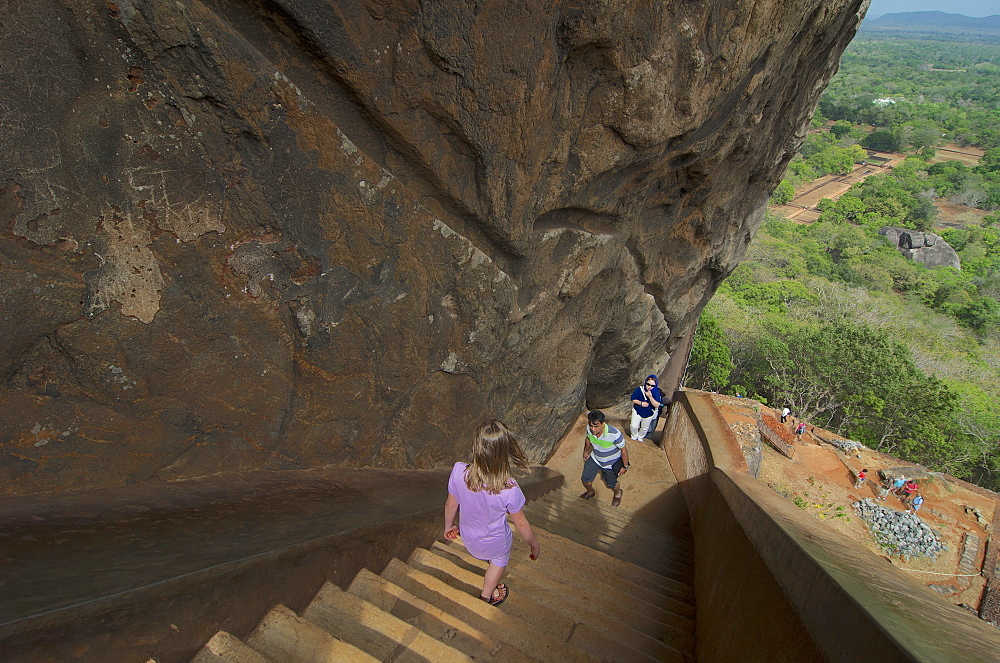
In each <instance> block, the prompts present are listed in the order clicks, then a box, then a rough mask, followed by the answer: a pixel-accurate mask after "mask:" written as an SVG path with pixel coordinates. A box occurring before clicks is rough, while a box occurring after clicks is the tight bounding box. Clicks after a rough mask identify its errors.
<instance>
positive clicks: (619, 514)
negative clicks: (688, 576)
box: [537, 487, 691, 538]
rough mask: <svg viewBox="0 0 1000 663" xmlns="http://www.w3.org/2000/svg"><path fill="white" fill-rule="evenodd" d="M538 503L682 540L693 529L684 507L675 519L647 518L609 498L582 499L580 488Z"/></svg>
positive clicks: (626, 495)
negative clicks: (648, 528) (576, 509)
mask: <svg viewBox="0 0 1000 663" xmlns="http://www.w3.org/2000/svg"><path fill="white" fill-rule="evenodd" d="M629 492H630V491H629V489H628V488H627V487H626V488H625V493H624V495H623V496H622V504H623V505H624V504H625V503H626V501H627V500H628V499H629ZM537 501H540V502H550V503H554V504H560V505H563V504H564V505H567V506H575V507H580V508H585V509H587V510H589V511H596V512H598V513H600V514H601V515H602V516H603V517H605V518H607V519H608V520H612V521H614V520H618V521H622V522H626V523H628V522H640V523H643V524H645V525H650V526H652V527H654V528H656V529H657V530H659V531H661V532H666V533H669V534H675V535H677V536H680V537H682V538H686V537H687V535H688V533H689V532H690V529H691V528H690V523H689V520H688V514H687V511H686V508H685V507H682V508H681V511H680V513H678V514H675V517H670V516H668V515H666V514H661V515H658V516H655V517H653V516H647V515H646V513H645V511H644V510H642V509H640V510H639V511H631V510H629V509H628V508H625V507H624V506H622V507H615V506H611V502H610V501H609V499H608V498H607V497H606V498H605V499H601V498H600V497H599V496H595V497H593V498H591V499H589V500H584V499H581V498H580V490H579V488H576V489H573V490H570V489H569V488H563V489H561V490H553V491H550V492H548V493H546V494H545V495H544V496H542V497H540V498H539V499H538V500H537Z"/></svg>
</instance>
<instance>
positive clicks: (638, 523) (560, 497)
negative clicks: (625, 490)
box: [532, 491, 693, 555]
mask: <svg viewBox="0 0 1000 663" xmlns="http://www.w3.org/2000/svg"><path fill="white" fill-rule="evenodd" d="M532 504H544V505H546V506H548V507H549V508H550V509H553V510H554V511H556V512H557V513H565V514H575V515H578V516H579V517H581V518H585V519H587V520H594V519H600V520H601V521H602V523H603V524H604V525H606V526H607V528H608V529H609V530H610V531H616V532H618V531H620V532H622V533H625V534H631V533H633V532H641V533H642V536H643V537H644V538H645V537H655V538H656V540H657V541H661V540H662V541H663V542H664V543H668V544H672V545H674V546H675V547H676V548H677V549H678V550H679V551H683V552H684V554H685V555H691V554H692V552H693V551H692V550H691V530H690V527H688V525H687V523H686V522H685V523H684V524H683V525H674V526H667V525H665V524H664V523H662V522H658V521H656V520H652V519H647V518H642V517H640V516H638V515H636V514H633V513H629V512H627V511H623V510H622V509H617V508H614V507H608V506H604V505H602V504H600V503H596V502H595V501H594V500H582V499H580V497H579V496H578V495H569V494H567V493H564V492H562V491H555V492H553V493H549V494H548V495H546V496H545V497H543V498H542V499H540V500H537V501H535V502H532Z"/></svg>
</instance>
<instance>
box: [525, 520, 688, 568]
mask: <svg viewBox="0 0 1000 663" xmlns="http://www.w3.org/2000/svg"><path fill="white" fill-rule="evenodd" d="M527 513H528V516H529V518H530V519H531V521H532V522H537V523H538V524H539V525H540V526H542V527H545V528H547V529H549V530H561V531H565V532H567V533H574V534H575V535H578V536H579V537H580V538H582V539H584V540H586V541H589V542H592V544H593V545H594V546H598V547H601V546H603V547H606V548H607V549H610V550H614V551H615V552H616V553H620V554H630V555H636V556H640V557H642V556H648V557H649V560H650V562H651V563H659V564H661V565H663V566H664V567H665V568H668V569H670V570H671V571H672V572H673V573H678V574H690V573H691V572H692V569H693V568H694V565H693V563H692V562H691V560H690V556H689V553H688V551H687V549H686V547H682V544H679V543H677V542H676V539H670V538H666V537H662V536H658V535H657V534H656V533H655V532H651V533H650V532H647V531H646V530H645V529H644V528H641V527H632V528H631V529H630V530H629V531H627V532H625V531H622V530H619V529H617V528H616V527H615V526H614V525H609V524H607V523H604V522H598V521H594V520H592V519H587V518H584V519H574V518H572V517H570V516H568V514H566V513H565V512H557V511H553V510H552V509H551V507H547V506H545V505H538V506H536V507H534V508H532V509H529V510H527ZM650 552H652V553H655V555H652V556H650V555H649V554H648V553H650Z"/></svg>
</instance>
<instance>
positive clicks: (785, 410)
mask: <svg viewBox="0 0 1000 663" xmlns="http://www.w3.org/2000/svg"><path fill="white" fill-rule="evenodd" d="M791 413H792V411H791V410H789V409H788V406H787V405H786V406H785V407H784V408H782V410H781V423H785V422H786V421H788V415H790V414H791Z"/></svg>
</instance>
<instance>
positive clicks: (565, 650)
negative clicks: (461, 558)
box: [381, 559, 598, 662]
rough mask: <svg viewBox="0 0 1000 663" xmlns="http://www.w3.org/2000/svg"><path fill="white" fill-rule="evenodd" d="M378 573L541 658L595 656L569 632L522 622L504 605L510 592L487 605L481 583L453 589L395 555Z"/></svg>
mask: <svg viewBox="0 0 1000 663" xmlns="http://www.w3.org/2000/svg"><path fill="white" fill-rule="evenodd" d="M381 575H382V577H383V578H385V579H387V580H389V581H390V582H392V583H394V584H396V585H398V586H400V587H402V588H403V589H405V590H407V591H409V592H410V593H412V594H413V595H414V596H417V597H418V598H421V599H423V600H425V601H427V602H428V603H431V604H432V605H434V606H436V607H438V608H440V609H441V610H443V611H445V612H447V613H450V614H451V615H453V616H455V617H457V618H458V619H461V620H462V621H464V622H466V623H467V624H470V625H472V626H474V627H475V628H478V629H480V630H482V631H484V632H486V633H489V634H490V635H491V636H492V637H494V638H496V639H497V640H501V641H503V642H506V643H508V644H512V645H514V646H516V647H517V648H518V649H520V650H521V651H524V652H526V653H528V654H529V655H531V656H535V657H537V658H539V659H541V660H543V661H567V662H569V661H573V662H582V661H597V660H598V659H596V658H594V657H592V656H590V655H589V654H587V653H586V652H584V651H583V650H581V649H579V648H578V647H576V646H574V645H571V644H569V643H567V642H566V639H565V638H566V637H568V635H569V634H562V635H558V634H555V633H553V631H552V630H551V629H549V628H548V625H547V624H546V623H545V622H526V621H524V620H522V619H520V618H518V617H517V616H515V615H513V614H510V613H509V612H508V611H507V606H508V603H510V602H511V601H512V600H513V596H512V598H510V599H508V600H507V601H505V602H504V604H503V605H502V606H500V607H494V606H490V605H487V604H486V603H485V602H484V601H482V600H481V599H480V598H479V593H480V591H481V589H482V586H481V584H480V585H479V586H478V587H476V589H475V592H474V593H473V592H470V591H468V589H456V588H455V587H452V586H451V585H449V584H448V583H446V582H444V581H442V580H440V579H439V578H437V577H435V576H433V575H431V574H429V573H426V572H424V571H422V570H420V569H417V568H414V567H412V566H409V565H408V564H405V563H403V562H402V561H400V560H398V559H393V560H392V561H390V562H389V565H388V566H386V568H385V570H384V571H382V574H381ZM542 624H544V625H545V626H544V627H543V626H542Z"/></svg>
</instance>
